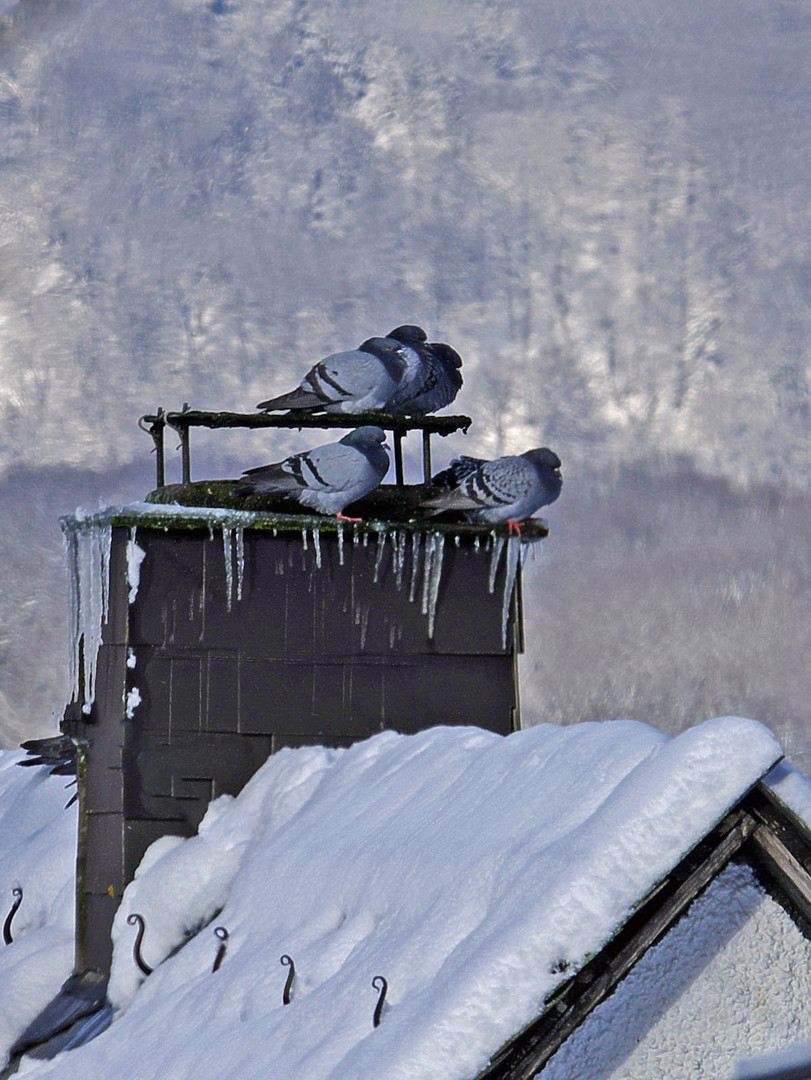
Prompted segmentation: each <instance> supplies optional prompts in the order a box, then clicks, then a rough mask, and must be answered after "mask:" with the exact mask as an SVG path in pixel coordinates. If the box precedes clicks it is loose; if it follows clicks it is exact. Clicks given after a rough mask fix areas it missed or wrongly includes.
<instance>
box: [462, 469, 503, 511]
mask: <svg viewBox="0 0 811 1080" xmlns="http://www.w3.org/2000/svg"><path fill="white" fill-rule="evenodd" d="M463 488H464V492H465V494H466V495H467V496H468V498H470V499H473V500H474V501H475V502H477V503H479V505H480V506H497V505H498V504H499V503H504V502H508V501H509V500H507V499H505V498H504V496H503V495H502V494H501V492H499V491H496V489H495V488H493V487H491V486H490V485H489V484H488V483H487V481H486V480H485V477H484V469H477V470H476V472H474V473H471V474H470V476H468V477H467V479H466V480H465V481H464V485H463Z"/></svg>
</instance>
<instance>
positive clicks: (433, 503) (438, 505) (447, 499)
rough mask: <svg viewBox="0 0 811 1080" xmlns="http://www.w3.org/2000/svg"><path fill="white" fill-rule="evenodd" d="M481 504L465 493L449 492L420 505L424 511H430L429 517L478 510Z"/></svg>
mask: <svg viewBox="0 0 811 1080" xmlns="http://www.w3.org/2000/svg"><path fill="white" fill-rule="evenodd" d="M481 505H482V504H481V502H479V501H478V500H477V499H474V498H471V497H470V495H466V494H465V493H464V492H463V491H449V492H447V493H446V494H444V495H436V496H434V498H432V499H426V500H425V501H424V502H422V503H421V504H420V506H421V508H422V509H423V510H428V511H430V513H429V515H428V516H429V517H433V516H434V514H441V513H443V511H445V510H478V509H481Z"/></svg>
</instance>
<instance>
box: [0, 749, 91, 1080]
mask: <svg viewBox="0 0 811 1080" xmlns="http://www.w3.org/2000/svg"><path fill="white" fill-rule="evenodd" d="M25 756H26V755H25V754H24V753H23V752H22V751H19V750H15V751H5V752H2V751H0V921H3V922H4V921H5V919H6V916H7V914H8V912H9V911H10V909H11V903H12V889H13V888H14V887H15V886H20V887H21V888H22V890H23V899H22V904H21V905H20V908H19V910H18V911H17V913H16V915H15V916H14V920H13V922H12V926H11V932H12V936H13V938H14V940H13V942H12V944H11V945H7V946H3V944H2V941H1V940H0V1002H2V1008H0V1068H2V1066H3V1064H4V1063H5V1059H6V1056H7V1052H8V1048H9V1046H11V1044H12V1043H13V1042H14V1040H15V1039H16V1038H17V1036H18V1035H19V1034H20V1032H21V1031H22V1030H23V1029H24V1028H25V1027H26V1026H27V1024H28V1023H29V1022H30V1021H31V1020H32V1019H33V1018H34V1017H35V1016H36V1015H37V1014H38V1013H39V1012H40V1011H41V1010H42V1009H43V1008H44V1007H45V1006H46V1005H47V1004H48V1002H49V1001H50V1000H51V999H52V998H53V996H54V995H55V994H56V992H57V991H58V989H59V987H60V986H61V985H62V983H63V981H64V980H65V979H66V978H67V977H68V975H69V974H70V969H71V965H72V962H73V879H74V868H75V862H76V821H77V806H76V804H75V803H74V804H73V806H71V807H70V808H69V809H67V810H66V809H65V804H66V803H67V802H68V800H69V798H70V794H71V791H72V790H73V789H72V788H71V789H70V790H67V791H66V780H65V778H64V777H54V776H48V775H47V773H46V771H45V770H44V769H39V768H28V769H21V768H18V767H17V762H18V761H21V760H22V759H23V758H24V757H25Z"/></svg>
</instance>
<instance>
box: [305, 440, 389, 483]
mask: <svg viewBox="0 0 811 1080" xmlns="http://www.w3.org/2000/svg"><path fill="white" fill-rule="evenodd" d="M290 460H291V461H293V460H294V459H292V458H291V459H290ZM368 468H370V465H369V462H368V460H367V457H366V455H365V454H364V453H362V451H360V450H357V449H356V448H355V447H354V446H345V445H343V444H342V443H339V442H338V443H329V444H328V445H327V446H319V447H317V448H316V449H315V450H308V451H306V452H305V453H303V454H297V455H296V460H295V466H294V471H295V474H296V476H297V477H298V478H299V479H300V480H301V481H302V486H305V487H307V488H309V489H310V490H312V491H335V492H337V491H346V490H348V489H349V488H351V487H353V486H354V485H355V484H357V482H358V477H359V475H363V474H364V473H365V470H366V469H368Z"/></svg>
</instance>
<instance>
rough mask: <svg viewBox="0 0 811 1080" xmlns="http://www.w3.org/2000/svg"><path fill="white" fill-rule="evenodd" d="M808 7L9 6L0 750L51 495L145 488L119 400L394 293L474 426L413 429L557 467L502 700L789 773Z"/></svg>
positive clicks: (247, 385) (806, 696)
mask: <svg viewBox="0 0 811 1080" xmlns="http://www.w3.org/2000/svg"><path fill="white" fill-rule="evenodd" d="M809 35H811V20H809V17H808V13H807V11H806V9H805V5H804V4H803V3H802V2H801V0H783V2H781V3H780V4H776V5H766V6H764V5H762V4H759V3H754V2H752V0H744V2H743V3H737V2H736V3H732V2H731V0H723V2H721V3H716V4H713V5H697V6H696V5H686V6H685V5H677V6H676V7H674V6H673V5H668V4H666V3H664V0H623V2H621V3H619V4H615V5H610V6H595V5H593V4H591V3H585V2H583V3H580V2H575V3H571V4H566V5H565V6H563V7H561V5H559V4H557V3H552V2H551V0H550V2H541V3H538V2H535V0H518V2H516V3H512V4H510V5H504V4H502V3H500V2H495V0H472V2H471V0H430V2H426V3H421V4H419V5H414V4H413V3H404V2H400V0H395V2H391V3H387V4H385V5H381V4H377V3H375V2H374V0H353V2H352V3H350V4H333V3H329V2H327V0H308V2H304V3H301V2H294V0H274V2H272V3H258V2H255V0H227V2H219V0H218V2H215V3H212V2H209V0H206V2H203V0H161V2H160V3H158V2H156V0H145V2H144V3H140V4H138V5H121V4H120V3H116V2H114V0H17V2H15V0H5V2H4V3H3V4H2V6H1V7H0V131H2V147H3V152H2V155H1V156H0V235H2V264H0V265H1V266H2V277H1V278H0V280H2V290H1V291H0V567H2V569H0V574H2V590H0V743H2V744H5V745H13V744H14V743H15V742H16V741H18V740H19V738H20V737H22V736H23V735H25V734H33V733H39V734H44V733H46V732H48V731H49V730H52V728H53V723H54V721H53V714H56V715H58V714H59V712H60V710H61V707H62V704H63V700H64V686H65V671H66V666H67V664H66V656H67V643H66V633H65V629H64V628H65V625H66V618H65V598H66V585H65V581H64V570H63V567H62V555H61V546H60V539H59V533H58V528H57V525H56V518H57V516H58V515H59V514H61V513H67V512H71V511H72V510H73V509H74V508H75V506H76V505H79V504H83V505H86V506H90V507H91V508H93V507H95V506H96V505H97V504H98V501H99V499H100V498H101V499H104V500H105V501H108V502H119V503H120V502H126V501H129V500H133V499H139V498H141V497H142V496H143V495H144V493H145V492H146V491H147V490H148V489H149V488H150V487H151V486H152V483H153V480H152V476H151V473H150V468H151V462H150V460H149V455H148V450H149V440H148V439H147V438H146V437H145V436H144V435H143V434H142V433H141V432H139V431H138V429H137V427H136V419H137V417H138V416H139V415H141V414H142V413H145V412H150V411H152V410H154V409H155V407H156V406H158V405H163V406H165V407H175V408H177V407H180V405H181V404H182V402H183V401H190V402H191V403H192V404H193V405H195V406H199V407H212V408H236V409H241V410H242V409H251V408H252V407H253V406H254V404H255V402H256V401H258V400H259V399H260V398H262V397H266V396H267V395H268V394H270V393H275V392H279V391H281V390H285V389H289V388H290V387H291V386H292V385H294V384H295V382H297V381H298V377H299V376H300V374H301V373H302V372H303V371H304V370H306V368H307V367H309V365H310V363H312V362H313V360H315V359H317V358H318V357H320V356H322V355H324V354H325V353H327V352H329V351H331V350H333V349H335V348H342V347H347V346H354V345H356V344H357V343H358V342H359V341H360V340H362V339H363V338H365V337H367V336H368V335H369V334H372V333H383V332H385V331H386V330H387V329H388V328H389V327H391V326H394V325H396V324H397V323H400V322H403V321H416V322H420V323H422V324H423V325H425V326H426V327H428V328H429V330H430V333H431V336H432V338H434V339H441V340H446V341H450V342H451V343H452V344H453V345H454V346H455V347H456V348H457V349H458V350H459V352H460V353H461V354H462V356H463V359H464V368H463V373H464V376H465V385H464V387H463V389H462V392H461V394H460V396H459V398H458V400H457V402H456V403H455V406H454V408H455V409H458V411H462V412H466V413H468V414H470V415H472V416H473V418H474V421H475V423H474V426H473V428H472V429H471V433H470V435H468V436H467V437H466V438H465V437H462V436H458V437H453V438H451V439H448V440H447V441H444V440H443V441H441V442H440V444H439V446H438V447H437V453H438V454H442V455H445V457H449V456H451V454H452V453H458V452H460V451H463V452H468V453H478V454H482V455H488V456H490V455H493V454H496V453H501V452H505V451H514V450H523V449H526V448H527V447H529V446H532V445H549V446H552V447H553V448H554V449H555V450H556V451H557V452H558V453H559V454H560V456H561V458H562V460H563V463H564V468H563V472H564V478H565V486H564V492H563V495H562V497H561V499H560V500H559V501H558V503H557V504H556V505H555V506H554V507H552V508H551V509H550V511H549V513H548V518H549V522H550V526H551V530H552V533H551V537H550V540H549V541H548V543H547V544H546V547H545V551H544V554H543V556H541V557H539V558H538V559H537V560H536V562H535V564H534V565H530V566H529V567H528V570H527V590H526V597H527V601H528V602H527V605H526V610H527V623H528V627H527V628H528V634H527V643H528V652H527V655H526V656H525V658H524V662H523V670H522V675H523V686H522V696H523V701H524V707H525V717H526V718H527V719H528V720H530V721H534V720H537V719H542V718H548V719H555V720H560V721H563V722H567V723H568V722H571V721H575V720H583V719H606V718H611V717H616V716H622V715H625V716H631V717H634V718H638V719H643V720H644V719H650V720H654V721H655V722H657V723H658V724H660V725H662V726H665V727H669V728H671V729H673V730H678V729H680V728H681V727H682V726H684V725H685V724H688V723H692V722H694V721H696V720H699V719H702V718H705V717H707V716H712V715H716V714H721V713H726V712H731V711H734V712H738V713H743V714H746V715H751V716H755V717H757V718H759V719H761V720H763V721H764V722H766V723H769V724H772V725H773V726H774V728H775V730H777V732H778V734H779V735H780V737H781V739H782V740H783V742H784V744H785V745H786V747H787V749H788V750H789V753H790V754H791V755H792V756H793V757H794V759H795V760H797V762H798V764H801V765H802V764H803V763H805V765H806V766H807V764H808V761H809V758H808V754H809V746H808V743H807V734H806V733H807V731H808V730H811V713H809V701H811V692H810V691H811V686H809V678H811V675H809V669H808V665H807V663H805V662H803V661H802V657H804V656H807V655H808V653H809V651H810V650H811V640H809V634H811V630H809V626H811V619H809V615H811V611H809V605H811V600H809V597H810V596H811V540H810V539H809V531H808V529H807V528H806V527H805V526H804V524H803V523H804V522H806V521H807V520H808V518H809V509H811V504H809V488H808V470H807V460H808V451H809V436H808V424H809V400H810V399H809V366H808V359H807V354H806V352H805V349H806V342H807V339H808V329H809V309H810V308H811V286H809V282H811V263H809V260H808V252H807V244H806V237H807V235H808V225H809V222H808V217H809V210H808V206H809V200H808V197H807V196H808V181H807V177H808V175H809V173H811V168H810V167H809V166H811V162H810V161H809V156H810V155H811V146H810V145H809V140H808V136H807V131H808V125H807V112H808V94H809V72H808V56H809V55H811V52H810V51H809ZM298 440H299V437H297V436H296V435H294V434H290V435H288V436H285V437H281V436H276V437H271V436H268V435H261V436H254V437H253V438H249V437H248V436H246V435H244V434H243V435H229V436H225V435H222V436H220V437H219V438H218V439H214V438H213V437H211V438H208V437H206V439H205V440H204V439H203V438H202V437H201V439H200V446H199V450H198V451H197V452H196V456H195V470H196V472H197V475H220V476H229V475H231V476H233V475H238V474H239V472H240V471H241V470H242V469H243V468H245V467H247V466H250V465H255V464H259V463H261V462H262V461H265V460H269V459H270V458H272V457H278V456H281V454H282V453H283V452H287V451H289V450H291V449H293V448H296V449H298V448H301V445H302V444H301V442H300V441H298ZM407 445H408V444H407ZM172 453H173V451H172V450H170V456H171V455H172ZM442 463H444V460H443V461H442ZM413 465H414V463H413V462H412V467H413Z"/></svg>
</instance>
